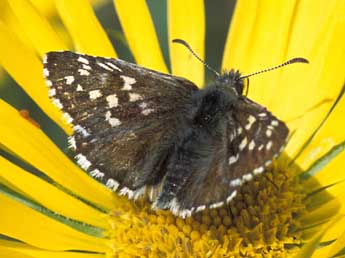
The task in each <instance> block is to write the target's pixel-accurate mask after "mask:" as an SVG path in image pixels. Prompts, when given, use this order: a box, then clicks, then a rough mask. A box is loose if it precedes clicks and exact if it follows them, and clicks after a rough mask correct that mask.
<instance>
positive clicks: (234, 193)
mask: <svg viewBox="0 0 345 258" xmlns="http://www.w3.org/2000/svg"><path fill="white" fill-rule="evenodd" d="M236 195H237V191H236V190H235V191H233V192H232V193H231V194H230V195H229V197H228V198H226V203H229V202H231V201H232V199H234V198H235V196H236Z"/></svg>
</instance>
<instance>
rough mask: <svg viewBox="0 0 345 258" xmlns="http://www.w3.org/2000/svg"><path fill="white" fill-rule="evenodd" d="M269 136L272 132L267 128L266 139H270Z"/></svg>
mask: <svg viewBox="0 0 345 258" xmlns="http://www.w3.org/2000/svg"><path fill="white" fill-rule="evenodd" d="M271 135H272V130H271V129H269V128H268V129H267V130H266V136H267V137H271Z"/></svg>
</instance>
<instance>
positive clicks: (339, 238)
mask: <svg viewBox="0 0 345 258" xmlns="http://www.w3.org/2000/svg"><path fill="white" fill-rule="evenodd" d="M327 240H328V241H334V240H335V241H334V242H332V243H330V244H329V245H327V246H324V247H322V248H318V249H317V250H316V251H315V254H314V256H313V257H315V258H324V257H335V254H337V253H338V252H340V251H341V250H343V249H344V243H345V218H341V219H339V221H338V222H337V223H336V224H335V225H332V226H331V227H330V228H329V229H328V230H327V232H326V234H325V235H324V237H323V238H322V240H321V241H327ZM336 257H342V256H336Z"/></svg>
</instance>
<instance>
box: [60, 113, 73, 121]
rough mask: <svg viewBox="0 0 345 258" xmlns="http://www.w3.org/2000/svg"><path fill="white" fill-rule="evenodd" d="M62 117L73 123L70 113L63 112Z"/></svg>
mask: <svg viewBox="0 0 345 258" xmlns="http://www.w3.org/2000/svg"><path fill="white" fill-rule="evenodd" d="M62 117H63V118H64V119H65V120H66V122H67V123H68V124H71V123H72V122H73V118H72V117H71V116H70V115H69V114H68V113H63V114H62Z"/></svg>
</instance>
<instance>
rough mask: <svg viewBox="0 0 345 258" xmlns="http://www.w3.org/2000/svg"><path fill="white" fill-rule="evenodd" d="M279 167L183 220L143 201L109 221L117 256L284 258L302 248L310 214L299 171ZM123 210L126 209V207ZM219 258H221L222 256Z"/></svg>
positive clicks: (275, 166) (111, 237) (118, 212)
mask: <svg viewBox="0 0 345 258" xmlns="http://www.w3.org/2000/svg"><path fill="white" fill-rule="evenodd" d="M280 160H281V161H280V162H279V163H278V162H274V163H273V164H272V165H271V167H269V168H268V169H267V170H266V172H265V173H264V174H263V175H260V176H257V177H256V178H255V179H254V180H252V181H251V182H248V183H246V184H244V185H243V186H242V187H241V189H240V190H239V191H238V195H237V196H236V198H235V199H234V200H233V201H232V202H231V203H230V204H229V205H227V206H225V207H222V208H219V209H211V210H204V211H203V212H200V213H196V214H194V215H193V216H192V217H189V218H186V219H182V218H179V217H176V216H174V215H173V214H171V213H170V212H169V211H154V210H152V209H151V208H150V204H149V203H147V202H145V201H143V200H141V201H137V202H135V203H134V202H131V201H128V200H126V199H125V198H120V199H121V201H119V202H120V203H127V204H128V203H131V205H125V206H124V207H126V208H123V209H121V208H119V209H117V210H114V211H113V212H112V213H111V214H110V216H109V222H110V224H111V229H110V230H109V237H110V239H111V243H112V245H111V246H112V250H111V252H112V253H113V255H116V254H124V253H126V254H128V255H132V256H133V257H135V256H138V257H139V256H149V255H151V254H156V255H157V256H158V257H175V256H178V257H182V256H183V257H184V256H186V255H187V256H194V257H204V256H205V255H206V256H207V254H210V255H211V254H212V255H215V256H216V257H218V256H223V255H227V256H229V257H232V256H231V255H233V256H234V257H237V256H241V257H243V256H244V257H254V256H255V255H258V254H261V255H263V256H270V257H281V256H286V254H290V253H294V252H295V251H296V250H297V249H298V248H297V246H298V245H299V244H300V242H301V241H300V239H301V233H300V231H297V230H296V229H297V228H299V226H300V225H299V220H298V218H299V217H300V216H301V214H303V213H305V208H306V206H305V203H304V198H305V194H304V193H303V192H302V189H303V187H302V185H301V184H300V183H299V179H298V177H296V176H295V174H296V172H295V171H296V170H295V169H291V168H288V166H287V165H282V163H284V160H285V163H287V162H286V160H287V159H286V158H284V157H282V158H281V159H280ZM121 207H122V206H121ZM217 255H218V256H217Z"/></svg>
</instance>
